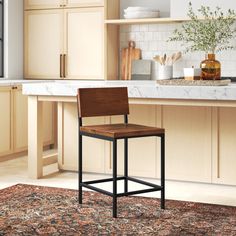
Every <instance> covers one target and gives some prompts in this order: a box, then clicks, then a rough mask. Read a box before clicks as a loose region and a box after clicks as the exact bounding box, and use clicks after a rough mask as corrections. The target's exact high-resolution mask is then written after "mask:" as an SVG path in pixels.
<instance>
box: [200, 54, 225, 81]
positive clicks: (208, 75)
mask: <svg viewBox="0 0 236 236" xmlns="http://www.w3.org/2000/svg"><path fill="white" fill-rule="evenodd" d="M200 67H201V69H202V74H201V79H203V80H219V79H220V78H221V65H220V62H219V61H217V60H216V59H215V54H214V53H209V54H206V59H205V60H204V61H202V62H201V64H200Z"/></svg>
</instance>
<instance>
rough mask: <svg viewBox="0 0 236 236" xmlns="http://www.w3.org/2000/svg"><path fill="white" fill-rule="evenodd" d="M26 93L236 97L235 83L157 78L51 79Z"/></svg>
mask: <svg viewBox="0 0 236 236" xmlns="http://www.w3.org/2000/svg"><path fill="white" fill-rule="evenodd" d="M22 86H23V94H25V95H41V96H76V94H77V89H78V88H83V87H88V88H89V87H112V86H119V87H121V86H127V87H128V92H129V97H130V98H159V99H161V98H163V99H206V100H236V84H233V83H232V84H230V85H228V86H166V85H158V84H156V82H155V81H52V82H44V83H42V82H41V83H26V84H23V85H22Z"/></svg>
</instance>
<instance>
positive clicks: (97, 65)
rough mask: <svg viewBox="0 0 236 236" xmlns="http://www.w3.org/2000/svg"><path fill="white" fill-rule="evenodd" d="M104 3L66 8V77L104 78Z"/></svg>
mask: <svg viewBox="0 0 236 236" xmlns="http://www.w3.org/2000/svg"><path fill="white" fill-rule="evenodd" d="M103 11H104V10H103V8H102V7H95V8H74V9H68V10H65V19H66V20H65V21H66V22H65V25H66V27H67V33H66V34H65V40H64V42H65V55H66V57H65V62H64V63H65V74H64V75H65V78H66V79H104V29H103V28H104V27H103V20H104V13H103Z"/></svg>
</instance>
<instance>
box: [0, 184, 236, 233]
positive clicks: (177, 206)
mask: <svg viewBox="0 0 236 236" xmlns="http://www.w3.org/2000/svg"><path fill="white" fill-rule="evenodd" d="M111 210H112V199H111V198H110V197H106V196H104V195H101V194H99V193H94V192H84V204H83V206H79V205H78V203H77V192H76V191H75V190H68V189H59V188H49V187H38V186H32V185H22V184H19V185H15V186H12V187H10V188H6V189H3V190H1V191H0V235H1V236H2V235H16V236H20V235H22V236H23V235H24V236H25V235H63V236H64V235H65V236H70V235H86V236H87V235H94V236H95V235H178V236H179V235H224V236H226V235H236V207H227V206H220V205H211V204H201V203H193V202H182V201H172V200H167V201H166V210H161V209H160V207H159V199H154V198H145V197H124V198H119V200H118V218H117V219H113V218H112V217H111Z"/></svg>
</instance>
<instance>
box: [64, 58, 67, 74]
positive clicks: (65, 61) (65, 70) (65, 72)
mask: <svg viewBox="0 0 236 236" xmlns="http://www.w3.org/2000/svg"><path fill="white" fill-rule="evenodd" d="M66 76H67V60H66V54H63V77H64V78H66Z"/></svg>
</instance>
